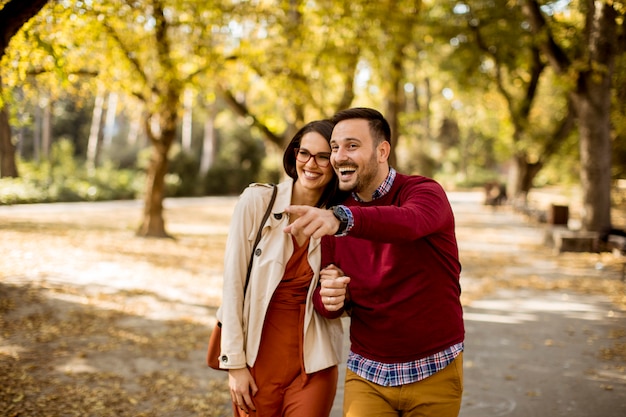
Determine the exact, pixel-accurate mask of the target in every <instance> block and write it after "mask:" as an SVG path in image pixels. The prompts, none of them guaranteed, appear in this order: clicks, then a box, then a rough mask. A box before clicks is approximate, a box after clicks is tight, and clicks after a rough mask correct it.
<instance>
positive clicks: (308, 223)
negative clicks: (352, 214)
mask: <svg viewBox="0 0 626 417" xmlns="http://www.w3.org/2000/svg"><path fill="white" fill-rule="evenodd" d="M285 211H286V212H287V213H290V214H293V215H295V216H296V217H297V218H296V220H294V222H293V223H291V224H290V225H289V226H287V227H285V229H284V232H285V233H290V234H292V235H294V236H301V235H304V236H306V237H311V236H313V237H315V238H320V237H322V236H325V235H331V236H332V235H334V234H335V233H337V230H339V225H340V223H339V220H338V219H337V218H336V217H335V215H334V214H333V212H332V211H330V210H325V209H320V208H317V207H311V206H289V207H287V208H286V209H285Z"/></svg>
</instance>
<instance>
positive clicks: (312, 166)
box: [296, 132, 335, 193]
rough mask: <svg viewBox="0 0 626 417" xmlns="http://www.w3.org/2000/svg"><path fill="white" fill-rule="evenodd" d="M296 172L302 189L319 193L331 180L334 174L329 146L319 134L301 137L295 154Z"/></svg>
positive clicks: (306, 134)
mask: <svg viewBox="0 0 626 417" xmlns="http://www.w3.org/2000/svg"><path fill="white" fill-rule="evenodd" d="M307 158H308V160H307ZM304 161H306V162H304ZM320 164H321V165H322V166H320ZM296 172H297V173H298V181H299V182H300V183H301V184H302V186H303V187H304V188H307V189H310V190H318V191H319V192H320V193H321V192H322V191H323V189H324V187H326V185H327V184H328V183H329V182H330V181H331V180H332V179H333V175H335V174H334V171H333V167H332V165H331V164H330V145H329V144H328V142H327V141H326V139H324V137H323V136H322V135H320V134H319V133H317V132H309V133H305V134H304V136H302V139H301V140H300V148H299V150H298V152H297V153H296Z"/></svg>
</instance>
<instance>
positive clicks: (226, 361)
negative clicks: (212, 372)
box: [220, 355, 228, 363]
mask: <svg viewBox="0 0 626 417" xmlns="http://www.w3.org/2000/svg"><path fill="white" fill-rule="evenodd" d="M220 360H221V361H222V362H223V363H228V356H226V355H223V356H222V357H221V358H220Z"/></svg>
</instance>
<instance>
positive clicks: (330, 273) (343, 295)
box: [320, 264, 350, 311]
mask: <svg viewBox="0 0 626 417" xmlns="http://www.w3.org/2000/svg"><path fill="white" fill-rule="evenodd" d="M349 283H350V277H346V276H345V275H344V274H343V271H342V270H341V269H339V268H337V267H336V266H335V265H332V264H331V265H328V266H327V267H326V268H324V269H322V270H321V271H320V296H321V297H322V303H323V304H324V307H325V308H326V310H328V311H338V310H340V309H341V308H342V307H344V306H345V304H346V301H347V295H348V284H349Z"/></svg>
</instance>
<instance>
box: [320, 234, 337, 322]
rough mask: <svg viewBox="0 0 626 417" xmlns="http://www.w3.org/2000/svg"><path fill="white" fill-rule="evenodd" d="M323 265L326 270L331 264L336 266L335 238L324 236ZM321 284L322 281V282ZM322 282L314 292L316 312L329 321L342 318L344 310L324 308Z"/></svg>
mask: <svg viewBox="0 0 626 417" xmlns="http://www.w3.org/2000/svg"><path fill="white" fill-rule="evenodd" d="M321 245H322V265H321V267H322V268H324V267H326V266H328V265H330V264H335V265H336V262H335V259H334V257H335V256H334V254H335V237H334V236H324V237H322V243H321ZM320 282H321V281H320ZM320 282H318V283H317V287H316V288H315V291H314V292H313V306H314V307H315V311H317V313H318V314H319V315H320V316H322V317H325V318H327V319H336V318H338V317H341V316H342V315H343V313H344V309H343V308H342V309H340V310H338V311H328V310H326V307H324V303H322V296H321V295H320V288H321V284H320Z"/></svg>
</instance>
